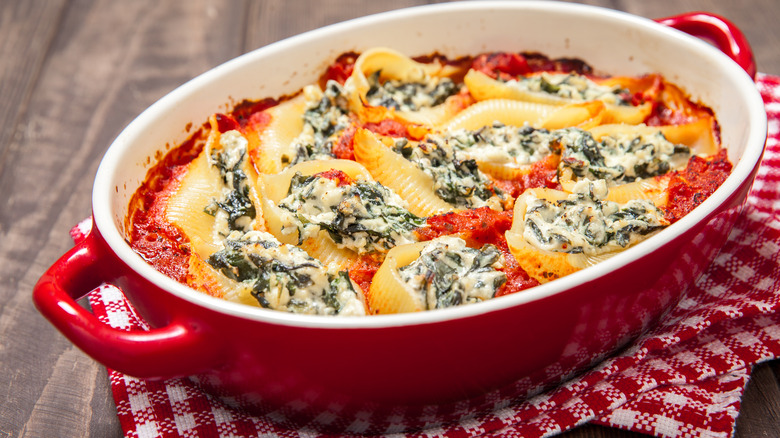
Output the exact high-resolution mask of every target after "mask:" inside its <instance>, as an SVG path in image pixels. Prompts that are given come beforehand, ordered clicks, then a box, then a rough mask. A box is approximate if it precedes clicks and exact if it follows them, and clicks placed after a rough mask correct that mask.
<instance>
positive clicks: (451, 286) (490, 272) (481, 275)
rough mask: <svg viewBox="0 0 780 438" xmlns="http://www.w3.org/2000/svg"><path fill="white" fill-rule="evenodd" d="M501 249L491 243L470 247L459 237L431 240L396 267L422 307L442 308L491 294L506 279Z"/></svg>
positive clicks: (485, 298)
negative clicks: (406, 261) (414, 256)
mask: <svg viewBox="0 0 780 438" xmlns="http://www.w3.org/2000/svg"><path fill="white" fill-rule="evenodd" d="M501 268H503V263H502V256H501V252H500V251H499V250H498V249H497V248H496V247H495V246H493V245H485V246H483V247H482V248H481V249H474V248H469V247H467V246H466V242H465V241H464V240H463V239H461V238H458V237H440V238H437V239H434V240H432V241H430V243H429V244H428V245H426V246H425V248H424V249H423V250H422V252H421V253H420V257H419V258H417V259H416V260H414V261H413V262H411V263H410V264H408V265H406V266H403V267H401V268H399V269H398V274H399V277H400V279H401V281H402V282H403V283H405V284H406V285H407V286H408V288H409V289H410V290H413V291H415V292H416V299H417V300H418V304H420V307H421V308H422V309H426V310H431V309H441V308H445V307H452V306H459V305H463V304H471V303H478V302H480V301H484V300H488V299H490V298H493V297H494V296H495V294H496V290H497V289H498V288H499V287H501V285H503V284H504V283H506V274H504V273H503V272H502V271H500V269H501Z"/></svg>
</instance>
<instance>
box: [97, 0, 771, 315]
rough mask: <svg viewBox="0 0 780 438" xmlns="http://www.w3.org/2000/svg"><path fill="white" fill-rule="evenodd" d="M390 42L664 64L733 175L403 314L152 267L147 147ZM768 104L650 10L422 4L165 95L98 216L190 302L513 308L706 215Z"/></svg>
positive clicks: (107, 160)
mask: <svg viewBox="0 0 780 438" xmlns="http://www.w3.org/2000/svg"><path fill="white" fill-rule="evenodd" d="M375 46H387V47H391V48H394V49H397V50H399V51H401V52H403V53H406V54H408V55H411V56H414V55H425V54H430V53H433V52H439V53H442V54H444V55H446V56H449V57H458V56H460V55H469V54H476V53H480V52H485V51H502V50H507V51H536V52H540V53H543V54H546V55H548V56H551V57H561V56H564V57H574V58H580V59H583V60H585V61H586V62H588V63H589V64H590V65H592V66H593V67H594V68H596V69H597V70H600V71H604V72H609V73H611V74H625V75H638V74H643V73H650V72H660V73H662V74H663V75H664V76H665V77H666V78H667V79H669V80H671V81H673V82H675V83H677V84H680V85H682V87H683V88H684V89H685V90H686V91H687V92H688V93H690V95H691V96H692V98H693V99H694V100H698V101H701V102H702V103H704V104H706V105H707V106H709V107H711V108H712V109H713V110H714V111H715V113H716V116H717V118H718V120H719V122H720V124H721V127H722V138H723V144H724V145H726V146H727V147H728V149H729V156H730V158H731V160H732V162H734V163H735V164H736V166H735V168H734V171H733V174H732V175H731V176H730V177H729V179H728V180H727V181H726V183H725V184H724V185H723V186H722V187H721V189H719V190H718V191H717V192H716V193H715V194H714V195H713V196H712V197H710V199H708V200H707V201H706V202H705V203H704V204H703V205H702V206H701V207H700V208H698V209H697V210H695V211H694V212H692V213H691V214H689V215H688V216H686V217H685V218H683V219H682V220H681V221H679V222H678V223H676V224H674V225H673V226H671V227H669V228H668V229H666V230H664V231H663V232H661V233H660V234H659V235H657V236H656V237H654V238H652V239H649V240H648V241H646V242H643V243H642V244H640V245H638V246H636V247H634V248H631V249H629V250H627V251H626V252H625V253H623V254H621V255H619V256H617V257H614V258H612V259H610V260H607V261H606V262H603V263H601V264H599V265H597V266H595V267H592V268H589V269H586V270H583V271H581V272H578V273H576V274H573V275H571V276H569V277H565V278H563V279H560V280H557V281H554V282H551V283H548V284H545V285H543V286H539V287H537V288H534V289H531V290H528V291H524V292H523V293H520V294H515V295H511V296H507V297H502V298H498V299H494V300H491V301H488V302H485V303H480V304H479V305H472V306H462V307H458V308H452V309H445V310H437V311H433V312H423V313H417V314H405V315H383V316H374V317H366V318H323V317H311V316H301V315H292V314H287V313H282V312H275V311H267V310H263V309H255V308H252V307H249V306H243V305H238V304H234V303H230V302H226V301H223V300H219V299H215V298H211V297H209V296H206V295H204V294H201V293H198V292H195V291H193V290H191V289H189V288H187V287H186V286H183V285H181V284H179V283H177V282H175V281H173V280H171V279H169V278H167V277H165V276H164V275H163V274H161V273H159V272H157V271H156V270H154V269H153V268H152V267H151V266H149V265H147V264H146V263H145V262H144V261H143V260H142V259H141V257H139V256H138V255H137V254H135V253H134V252H133V251H132V250H131V249H130V247H129V245H127V243H126V242H125V240H124V225H123V223H124V218H125V216H126V214H127V206H128V201H129V199H130V198H131V196H132V195H133V192H134V191H135V190H136V189H137V187H138V186H139V185H140V183H141V182H142V180H143V179H144V177H145V175H146V172H147V170H148V167H149V166H150V165H149V157H155V154H156V153H159V151H163V152H166V151H167V150H166V149H165V146H166V144H167V145H176V144H179V143H181V142H182V141H184V140H186V138H187V136H188V133H187V132H186V131H185V126H187V124H189V123H192V125H194V126H200V125H201V124H202V123H204V122H205V121H206V120H207V118H208V116H209V115H210V114H212V113H214V112H217V111H225V110H226V104H227V103H229V102H235V101H236V100H241V99H243V98H249V99H259V98H264V97H278V96H282V95H285V94H288V93H291V92H294V91H296V90H298V89H300V88H301V87H302V86H304V85H306V84H309V83H312V82H314V81H316V79H317V78H318V76H319V75H320V74H321V72H322V71H323V70H324V68H325V67H326V66H327V65H328V64H329V63H330V62H332V60H333V59H334V58H335V57H336V56H338V55H339V54H341V53H343V52H346V51H357V52H360V51H363V50H365V49H368V48H370V47H375ZM765 117H766V116H765V113H764V107H763V103H762V101H761V98H760V96H759V95H758V93H757V91H756V89H755V86H754V84H753V82H752V81H751V79H750V78H749V77H748V75H747V74H745V73H744V71H742V69H740V68H739V67H738V66H737V65H736V64H735V63H733V62H732V61H731V60H729V59H728V58H727V57H726V56H725V55H723V54H722V53H720V52H719V51H718V50H716V49H714V48H712V47H711V46H710V45H708V44H706V43H704V42H702V41H699V40H696V39H694V38H691V37H688V36H687V35H684V34H682V33H680V32H678V31H675V30H672V29H668V28H666V27H663V26H660V25H658V24H656V23H654V22H652V21H651V20H647V19H644V18H640V17H636V16H632V15H629V14H624V13H620V12H615V11H610V10H605V9H601V8H595V7H590V6H584V5H575V4H568V3H555V2H463V3H447V4H441V5H433V6H423V7H416V8H411V9H403V10H397V11H392V12H388V13H384V14H379V15H374V16H369V17H364V18H360V19H356V20H352V21H348V22H344V23H340V24H336V25H333V26H329V27H325V28H321V29H319V30H316V31H312V32H308V33H305V34H302V35H299V36H296V37H293V38H289V39H287V40H284V41H280V42H278V43H275V44H271V45H269V46H266V47H263V48H261V49H258V50H256V51H254V52H250V53H248V54H246V55H243V56H241V57H238V58H236V59H234V60H232V61H230V62H227V63H225V64H223V65H221V66H219V67H216V68H214V69H213V70H211V71H209V72H207V73H204V74H203V75H201V76H199V77H197V78H195V79H193V80H192V81H190V82H188V83H186V84H184V85H182V86H181V87H179V88H178V89H176V90H174V91H173V92H171V93H170V94H169V95H167V96H165V97H164V98H162V99H161V100H159V101H158V102H157V103H155V104H154V105H152V106H151V107H149V108H148V109H147V110H146V111H144V112H143V113H142V114H141V115H139V116H138V118H137V119H136V120H134V121H133V122H132V123H131V124H130V125H128V126H127V128H126V129H125V130H124V131H123V132H122V133H121V134H120V135H119V137H117V139H116V140H115V141H114V143H113V144H112V145H111V147H110V148H109V150H108V152H107V153H106V155H105V157H104V159H103V162H102V163H101V165H100V168H99V169H98V173H97V176H96V181H95V185H94V189H93V211H94V216H95V221H96V223H97V226H98V228H99V229H100V231H101V233H102V235H103V236H104V237H105V239H106V241H107V242H108V244H109V245H110V246H111V248H112V249H113V250H114V251H115V252H116V253H117V254H118V255H119V256H120V257H121V258H122V259H123V260H124V261H125V262H127V264H128V265H129V266H131V267H132V268H133V269H134V270H135V271H137V272H138V273H140V274H141V275H143V276H145V277H146V278H148V279H150V280H151V281H152V282H154V283H155V284H157V285H158V286H160V287H162V288H165V289H166V290H169V291H170V292H171V293H173V294H176V295H177V296H179V297H182V298H184V299H186V300H189V301H191V302H195V303H198V304H201V305H203V306H207V307H210V308H212V309H214V310H215V311H219V312H225V313H229V314H233V315H236V316H240V317H244V318H249V319H257V320H265V321H273V322H278V323H281V324H291V325H305V326H318V327H334V328H341V327H385V326H395V325H408V324H417V323H431V322H436V321H440V320H445V319H451V318H457V317H464V316H468V315H473V314H477V313H484V312H490V311H492V310H495V309H499V308H505V307H508V306H514V305H517V304H520V303H524V302H528V301H532V300H536V299H539V298H541V297H545V296H548V295H551V294H555V293H557V292H560V291H562V290H565V289H568V288H570V287H572V286H575V285H577V284H580V283H582V282H584V281H587V280H588V279H591V278H594V277H597V276H599V275H602V274H603V273H606V272H609V271H611V270H614V269H616V268H619V267H620V266H623V265H625V264H626V263H628V262H629V261H631V260H635V259H637V258H638V257H641V256H642V255H643V254H646V253H648V252H649V251H653V250H654V249H655V248H657V247H658V246H659V245H660V244H661V243H663V242H664V241H667V240H669V239H671V238H674V237H675V236H677V235H679V234H681V233H682V232H683V231H684V230H685V229H686V228H688V227H690V226H691V225H693V224H695V223H696V222H698V221H701V220H702V218H704V217H705V216H707V215H708V214H709V213H711V212H712V211H713V210H714V209H715V208H716V207H717V206H718V205H719V204H722V203H723V202H724V201H725V200H726V198H727V197H728V195H729V194H730V193H732V192H733V191H735V190H736V188H737V187H738V186H739V184H740V183H741V181H743V180H744V179H745V178H747V177H748V176H749V174H750V172H751V170H752V169H753V167H754V165H755V163H756V162H757V161H758V160H759V158H760V154H761V150H762V147H763V144H764V140H765V138H766V118H765Z"/></svg>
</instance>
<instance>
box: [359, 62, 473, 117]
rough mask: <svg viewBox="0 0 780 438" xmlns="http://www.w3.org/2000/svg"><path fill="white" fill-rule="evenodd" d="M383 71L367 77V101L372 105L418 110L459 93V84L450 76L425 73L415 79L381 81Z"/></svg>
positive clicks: (439, 102)
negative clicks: (443, 76) (442, 76)
mask: <svg viewBox="0 0 780 438" xmlns="http://www.w3.org/2000/svg"><path fill="white" fill-rule="evenodd" d="M380 73H381V71H377V72H375V73H373V74H371V75H370V76H369V77H368V78H367V79H368V83H369V89H368V92H367V93H366V102H367V103H368V104H369V105H371V106H383V107H386V108H394V109H396V110H399V111H418V110H420V109H422V108H431V107H434V106H437V105H441V104H442V103H444V101H445V100H447V98H448V97H450V96H452V95H453V94H457V93H458V91H459V90H458V86H457V85H455V83H454V82H453V81H452V79H450V78H432V77H430V76H428V75H427V74H423V76H422V77H421V78H419V79H418V80H415V81H408V82H407V81H400V80H387V81H384V82H383V83H380V81H379V75H380Z"/></svg>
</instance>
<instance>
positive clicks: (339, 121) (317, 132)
mask: <svg viewBox="0 0 780 438" xmlns="http://www.w3.org/2000/svg"><path fill="white" fill-rule="evenodd" d="M303 92H304V95H305V96H306V101H307V104H306V112H305V113H304V114H303V130H302V131H301V133H300V134H299V135H298V137H297V138H296V139H295V140H293V142H292V150H293V151H294V152H295V156H294V157H291V158H288V161H289V162H288V163H287V165H288V167H289V166H292V165H294V164H297V163H299V162H301V161H309V160H322V159H328V158H332V157H333V153H332V150H333V144H334V143H335V142H336V141H337V140H338V138H339V136H340V135H341V133H342V132H344V130H345V129H346V128H348V127H349V126H350V125H351V124H352V120H351V119H350V116H349V114H350V113H349V104H348V99H347V91H346V90H345V88H344V87H343V86H341V84H339V83H338V82H336V81H328V83H327V85H326V87H325V91H321V90H320V89H319V87H317V86H313V85H309V86H307V87H305V88H304V91H303Z"/></svg>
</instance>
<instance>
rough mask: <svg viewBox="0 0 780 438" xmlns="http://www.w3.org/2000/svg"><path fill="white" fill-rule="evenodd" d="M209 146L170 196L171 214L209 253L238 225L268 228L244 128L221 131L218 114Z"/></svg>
mask: <svg viewBox="0 0 780 438" xmlns="http://www.w3.org/2000/svg"><path fill="white" fill-rule="evenodd" d="M210 125H211V131H210V134H209V137H208V140H207V142H206V145H205V147H204V148H203V151H202V152H201V153H200V154H199V155H198V156H197V158H195V159H194V160H193V161H192V162H190V163H189V165H188V171H187V172H186V174H185V175H184V176H183V177H182V178H181V180H180V182H179V185H178V187H177V188H176V190H174V191H173V192H172V194H171V196H170V198H169V199H168V202H167V204H166V209H165V217H166V219H167V220H168V221H170V222H171V223H172V224H174V225H175V226H176V227H178V228H179V229H180V230H181V232H182V233H183V234H184V235H185V236H186V237H187V239H188V240H189V242H190V245H191V246H192V249H193V250H194V251H195V253H197V254H198V255H200V256H201V257H207V256H208V255H209V254H211V253H212V252H214V251H215V250H216V249H217V248H219V246H220V245H221V244H222V242H223V241H224V239H225V238H226V236H227V235H228V234H230V232H232V231H234V230H240V231H249V230H255V229H263V220H262V214H261V212H260V209H259V208H258V206H259V198H258V194H257V191H256V189H255V181H256V178H257V175H256V172H255V171H254V168H253V166H252V163H251V160H249V158H248V155H247V148H248V144H249V143H248V141H247V139H246V138H245V137H244V136H243V135H242V133H241V132H240V131H238V130H230V131H227V132H224V133H223V132H220V130H219V128H218V123H217V120H216V116H212V117H211V121H210Z"/></svg>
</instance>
